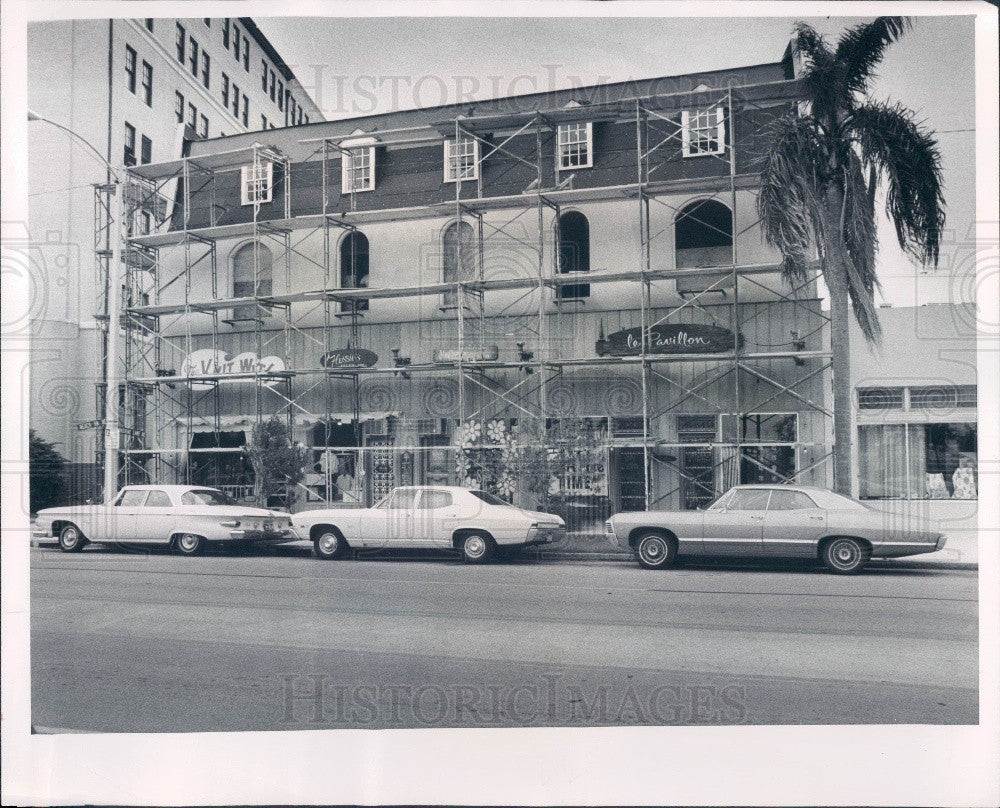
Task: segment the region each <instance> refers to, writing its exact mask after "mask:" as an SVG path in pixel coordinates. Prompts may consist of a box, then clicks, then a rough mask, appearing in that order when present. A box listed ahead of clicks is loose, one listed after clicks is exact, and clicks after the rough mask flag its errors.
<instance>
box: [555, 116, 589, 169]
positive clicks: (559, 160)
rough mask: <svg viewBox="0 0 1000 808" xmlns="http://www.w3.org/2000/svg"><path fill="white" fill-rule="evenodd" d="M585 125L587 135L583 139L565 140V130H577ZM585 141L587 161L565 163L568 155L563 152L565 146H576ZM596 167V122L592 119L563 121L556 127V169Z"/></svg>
mask: <svg viewBox="0 0 1000 808" xmlns="http://www.w3.org/2000/svg"><path fill="white" fill-rule="evenodd" d="M581 126H582V127H584V132H585V137H584V139H583V140H582V141H581V140H573V141H570V140H566V141H564V140H563V133H564V131H565V132H567V134H568V130H571V129H573V130H576V129H578V128H579V127H581ZM580 143H583V144H584V146H585V148H586V150H587V161H586V162H585V163H580V164H574V165H566V164H565V163H564V158H565V157H566V156H567V155H565V154H564V153H563V147H564V146H576V145H579V144H580ZM593 167H594V124H593V122H592V121H573V122H571V123H561V124H559V126H558V128H557V129H556V171H573V170H575V169H577V168H593Z"/></svg>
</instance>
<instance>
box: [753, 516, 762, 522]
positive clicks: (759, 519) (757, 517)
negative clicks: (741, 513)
mask: <svg viewBox="0 0 1000 808" xmlns="http://www.w3.org/2000/svg"><path fill="white" fill-rule="evenodd" d="M750 518H751V519H753V520H754V521H755V522H762V521H763V520H764V517H763V516H751V517H750Z"/></svg>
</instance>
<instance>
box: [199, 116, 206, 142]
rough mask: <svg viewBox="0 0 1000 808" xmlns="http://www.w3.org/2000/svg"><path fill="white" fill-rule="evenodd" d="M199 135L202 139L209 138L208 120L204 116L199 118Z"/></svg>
mask: <svg viewBox="0 0 1000 808" xmlns="http://www.w3.org/2000/svg"><path fill="white" fill-rule="evenodd" d="M198 134H199V135H201V136H202V137H208V118H206V117H205V116H204V115H199V116H198Z"/></svg>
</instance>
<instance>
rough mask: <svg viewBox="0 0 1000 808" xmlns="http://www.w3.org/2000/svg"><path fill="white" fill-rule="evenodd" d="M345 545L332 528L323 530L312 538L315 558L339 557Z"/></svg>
mask: <svg viewBox="0 0 1000 808" xmlns="http://www.w3.org/2000/svg"><path fill="white" fill-rule="evenodd" d="M345 546H346V542H345V541H344V540H343V539H342V538H340V536H339V535H337V533H336V531H333V530H324V531H323V532H322V533H320V534H319V535H318V536H317V537H316V538H315V539H313V550H314V551H315V553H316V558H323V559H330V558H340V557H341V556H342V555H343V554H344V547H345Z"/></svg>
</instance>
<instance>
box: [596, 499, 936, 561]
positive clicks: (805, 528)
mask: <svg viewBox="0 0 1000 808" xmlns="http://www.w3.org/2000/svg"><path fill="white" fill-rule="evenodd" d="M900 519H901V517H898V516H895V517H894V516H893V515H891V514H888V513H884V512H880V511H876V510H874V509H872V508H869V507H868V506H867V505H864V504H863V503H861V502H858V501H857V500H853V499H850V498H848V497H845V496H841V495H840V494H836V493H834V492H833V491H828V490H826V489H824V488H813V487H809V486H788V485H776V486H762V485H740V486H736V487H734V488H731V489H730V490H729V491H727V492H726V493H725V494H723V495H722V496H721V497H719V498H718V499H717V500H716V501H715V502H714V503H712V505H710V506H709V507H708V508H707V509H706V510H703V511H702V510H698V511H635V512H627V513H619V514H615V515H614V516H612V517H611V519H610V520H608V522H607V525H606V530H607V533H608V536H609V538H611V539H612V540H613V541H615V542H617V543H618V544H619V545H620V546H622V547H627V548H629V549H631V550H632V551H633V552H634V553H635V557H636V559H637V560H638V561H639V564H641V565H642V566H643V567H646V568H647V569H662V568H663V567H668V566H670V565H671V564H672V563H673V561H674V560H675V559H676V558H677V556H740V557H763V558H815V559H820V560H822V562H823V563H824V564H825V565H826V567H827V568H828V569H829V570H831V571H832V572H837V573H852V572H858V571H859V570H860V569H861V568H862V567H864V565H865V564H866V563H868V559H870V558H871V557H872V556H873V555H874V556H879V557H882V558H893V557H898V556H908V555H916V554H918V553H931V552H934V551H935V550H940V549H941V548H942V547H944V543H945V537H944V536H943V535H942V534H941V533H939V532H938V530H937V529H936V527H935V526H933V525H922V526H917V525H907V524H901V523H900Z"/></svg>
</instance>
